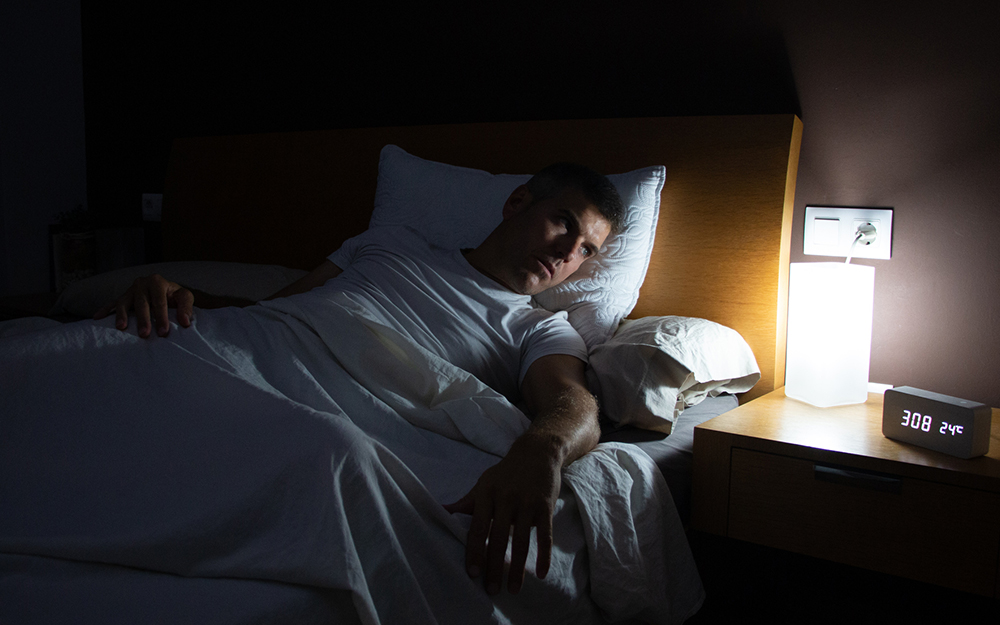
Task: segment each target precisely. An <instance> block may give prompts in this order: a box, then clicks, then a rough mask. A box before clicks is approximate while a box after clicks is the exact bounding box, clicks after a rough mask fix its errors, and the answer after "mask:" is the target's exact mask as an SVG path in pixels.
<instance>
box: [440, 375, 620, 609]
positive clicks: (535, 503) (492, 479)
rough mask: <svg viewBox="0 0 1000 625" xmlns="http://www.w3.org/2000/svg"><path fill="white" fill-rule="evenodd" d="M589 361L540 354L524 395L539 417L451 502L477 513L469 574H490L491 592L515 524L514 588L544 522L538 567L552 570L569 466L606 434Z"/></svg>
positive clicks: (498, 582) (510, 584)
mask: <svg viewBox="0 0 1000 625" xmlns="http://www.w3.org/2000/svg"><path fill="white" fill-rule="evenodd" d="M584 371H585V365H584V363H583V362H582V361H581V360H579V359H578V358H574V357H573V356H564V355H553V356H545V357H543V358H539V359H538V360H537V361H535V362H534V363H533V364H532V365H531V367H530V368H529V369H528V373H527V375H526V376H525V378H524V382H523V384H522V388H521V391H522V394H523V396H524V398H525V401H526V402H527V404H528V409H529V410H530V412H531V414H532V415H533V416H534V418H533V420H532V422H531V426H530V427H529V428H528V431H527V432H525V433H524V434H523V435H522V436H521V437H519V438H518V439H517V440H516V441H515V442H514V444H513V445H512V446H511V448H510V450H509V451H508V452H507V455H506V456H504V458H503V459H502V460H501V461H500V462H499V463H497V464H496V465H494V466H493V467H491V468H490V469H487V470H486V471H485V472H484V473H483V475H482V476H481V477H480V478H479V481H478V482H477V483H476V485H475V486H474V487H473V489H472V490H471V491H469V493H468V494H467V495H466V496H465V497H463V498H462V499H460V500H459V501H458V502H456V503H454V504H451V505H448V506H445V509H447V510H448V511H449V512H463V513H466V514H471V515H472V525H471V526H470V528H469V535H468V538H467V540H466V552H465V554H466V568H467V570H468V572H469V575H470V576H472V577H478V576H480V575H484V576H485V584H486V589H487V592H489V593H490V594H496V593H498V592H499V591H500V588H501V587H502V586H503V567H504V556H505V554H506V551H507V541H508V536H510V535H511V532H512V531H513V538H512V541H513V542H512V544H511V563H510V571H509V574H508V578H507V590H508V591H509V592H512V593H516V592H518V591H519V590H520V589H521V585H522V583H523V581H524V570H525V565H526V563H527V556H528V546H529V541H530V536H531V528H532V527H535V528H537V539H538V558H537V561H536V563H535V574H536V575H537V576H538V577H540V578H542V577H545V576H546V574H548V570H549V564H550V561H551V554H552V515H553V513H554V511H555V503H556V500H557V499H558V497H559V488H560V485H561V480H562V474H561V472H562V468H563V467H565V466H566V465H568V464H570V463H571V462H573V461H574V460H576V459H577V458H579V457H580V456H582V455H584V454H585V453H587V452H588V451H590V450H591V449H593V448H594V447H595V446H596V445H597V442H598V439H599V438H600V427H599V426H598V422H597V400H596V399H594V396H593V395H592V394H591V393H590V391H589V390H588V389H587V383H586V377H585V374H584Z"/></svg>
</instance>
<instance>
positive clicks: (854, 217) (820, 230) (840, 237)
mask: <svg viewBox="0 0 1000 625" xmlns="http://www.w3.org/2000/svg"><path fill="white" fill-rule="evenodd" d="M833 221H836V222H837V224H836V227H835V228H834V226H833V223H832V222H833ZM864 224H871V225H872V226H873V227H874V228H875V230H876V234H875V240H874V241H873V242H872V243H871V244H869V245H865V244H863V243H861V242H859V243H858V244H857V245H855V246H854V249H853V251H852V250H851V244H853V243H854V239H855V237H857V234H858V226H861V225H864ZM833 230H836V237H834V236H832V234H831V233H832V232H833ZM803 234H804V237H803V250H802V252H803V253H804V254H806V255H809V256H834V257H836V256H839V257H842V258H846V257H847V256H848V255H850V256H851V257H852V258H875V259H882V260H888V259H889V258H891V256H892V209H891V208H860V207H858V208H847V207H835V206H806V223H805V231H804V233H803Z"/></svg>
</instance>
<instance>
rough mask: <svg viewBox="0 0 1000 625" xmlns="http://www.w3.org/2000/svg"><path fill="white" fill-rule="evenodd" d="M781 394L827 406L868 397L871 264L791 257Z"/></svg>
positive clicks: (872, 295)
mask: <svg viewBox="0 0 1000 625" xmlns="http://www.w3.org/2000/svg"><path fill="white" fill-rule="evenodd" d="M789 268H790V271H789V276H788V342H787V352H786V358H785V364H786V369H785V395H786V396H787V397H791V398H793V399H798V400H800V401H804V402H806V403H809V404H812V405H814V406H819V407H821V408H828V407H830V406H841V405H845V404H861V403H864V402H865V401H867V400H868V365H869V361H870V357H871V345H872V310H873V307H874V299H875V268H874V267H869V266H865V265H851V264H850V257H848V262H847V263H842V262H841V263H837V262H833V263H791V264H790V266H789Z"/></svg>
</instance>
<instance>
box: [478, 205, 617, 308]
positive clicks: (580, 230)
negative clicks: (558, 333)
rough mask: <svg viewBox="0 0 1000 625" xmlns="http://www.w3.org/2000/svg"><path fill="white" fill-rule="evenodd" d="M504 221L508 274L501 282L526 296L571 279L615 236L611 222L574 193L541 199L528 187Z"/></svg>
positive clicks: (508, 207) (507, 209) (509, 207)
mask: <svg viewBox="0 0 1000 625" xmlns="http://www.w3.org/2000/svg"><path fill="white" fill-rule="evenodd" d="M520 189H525V188H524V187H519V190H520ZM504 220H505V223H504V226H505V228H506V230H507V236H506V237H505V239H506V242H507V246H506V253H505V256H504V261H505V262H504V263H503V267H502V271H503V275H501V276H497V278H500V280H501V281H502V282H503V283H504V284H506V285H507V286H508V288H510V289H511V290H513V291H515V292H517V293H522V294H525V295H534V294H536V293H540V292H542V291H544V290H545V289H548V288H551V287H553V286H555V285H557V284H559V283H560V282H562V281H563V280H565V279H566V278H568V277H569V276H571V275H572V274H573V272H575V271H576V270H577V269H578V268H579V267H580V265H581V264H583V261H585V260H587V259H588V258H591V257H592V256H594V255H596V254H597V252H598V250H600V249H601V245H603V244H604V240H605V239H606V238H607V237H608V234H609V233H610V232H611V224H610V223H609V222H608V220H607V219H605V218H604V216H603V215H601V213H600V211H599V210H598V209H597V207H596V206H594V205H593V204H591V203H590V202H588V201H587V199H586V198H585V197H584V195H583V193H581V192H580V191H577V190H575V189H566V190H564V191H562V192H561V193H560V194H559V195H556V196H555V197H550V198H546V199H543V200H537V201H534V200H533V199H532V198H531V194H530V193H529V192H527V190H526V189H525V190H524V192H523V195H520V196H519V195H518V191H515V193H514V194H513V195H512V196H511V198H510V199H509V200H508V201H507V204H506V205H505V206H504Z"/></svg>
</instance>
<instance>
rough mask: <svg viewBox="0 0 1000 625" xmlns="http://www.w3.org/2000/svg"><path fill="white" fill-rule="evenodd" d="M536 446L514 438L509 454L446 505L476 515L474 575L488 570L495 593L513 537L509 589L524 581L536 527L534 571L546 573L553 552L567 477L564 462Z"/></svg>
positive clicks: (470, 555)
mask: <svg viewBox="0 0 1000 625" xmlns="http://www.w3.org/2000/svg"><path fill="white" fill-rule="evenodd" d="M547 451H548V450H545V449H538V448H535V445H534V444H533V443H532V441H530V440H528V439H521V440H518V441H517V442H515V443H514V445H513V446H512V447H511V448H510V451H509V452H508V453H507V455H506V456H504V458H503V459H502V460H501V461H500V462H499V463H497V464H496V465H494V466H492V467H490V468H489V469H487V470H486V471H485V472H483V474H482V476H480V478H479V481H478V482H476V485H475V486H474V487H473V488H472V490H471V491H469V493H468V494H467V495H465V497H462V498H461V499H460V500H458V501H457V502H455V503H453V504H450V505H446V506H445V510H447V511H448V512H450V513H455V512H460V513H463V514H470V515H472V525H471V526H470V527H469V534H468V537H467V539H466V545H465V566H466V570H467V571H468V573H469V576H470V577H474V578H475V577H479V576H480V575H483V576H484V582H485V585H486V591H487V592H488V593H489V594H491V595H495V594H497V593H499V592H500V589H501V588H502V586H503V569H504V559H505V556H506V553H507V543H508V539H509V540H510V541H511V556H510V569H509V573H508V576H507V591H508V592H510V593H517V592H518V591H519V590H521V585H522V584H523V583H524V571H525V567H526V564H527V559H528V550H529V545H530V540H531V528H532V527H534V528H537V541H538V554H537V557H536V560H535V575H537V576H538V577H539V579H541V578H544V577H545V576H546V575H547V574H548V572H549V564H550V562H551V556H552V515H553V513H554V511H555V505H556V500H557V499H558V497H559V487H560V483H561V480H562V476H561V472H560V471H561V466H560V462H559V461H558V460H556V459H555V458H553V457H552V455H551V454H549V453H547Z"/></svg>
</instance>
